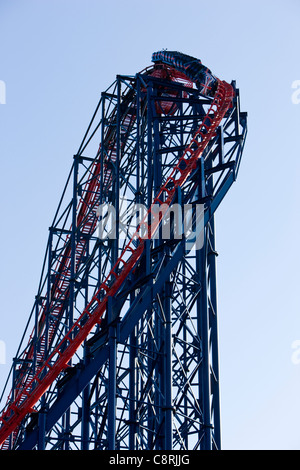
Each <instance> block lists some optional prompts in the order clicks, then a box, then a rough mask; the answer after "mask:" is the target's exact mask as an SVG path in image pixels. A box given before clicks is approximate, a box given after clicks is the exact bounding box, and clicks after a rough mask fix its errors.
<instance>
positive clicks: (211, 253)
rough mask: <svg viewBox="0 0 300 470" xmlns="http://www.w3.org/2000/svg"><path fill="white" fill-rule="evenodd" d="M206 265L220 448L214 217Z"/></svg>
mask: <svg viewBox="0 0 300 470" xmlns="http://www.w3.org/2000/svg"><path fill="white" fill-rule="evenodd" d="M207 230H208V253H207V259H208V267H209V279H208V280H209V294H210V298H209V313H210V314H209V321H210V329H211V338H210V342H211V356H212V363H211V369H212V374H211V381H210V383H211V393H212V413H213V417H212V418H213V427H214V432H213V441H214V447H215V448H216V449H218V450H220V449H221V417H220V416H221V412H220V389H219V351H218V349H219V348H218V344H219V339H218V318H217V283H216V256H217V253H216V250H215V223H214V217H212V218H211V220H210V223H209V225H208V229H207Z"/></svg>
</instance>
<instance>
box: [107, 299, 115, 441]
mask: <svg viewBox="0 0 300 470" xmlns="http://www.w3.org/2000/svg"><path fill="white" fill-rule="evenodd" d="M107 316H108V322H109V323H111V319H112V316H113V315H112V299H111V297H110V298H109V299H108V304H107ZM108 342H109V364H108V367H109V372H108V450H115V448H116V405H117V400H116V391H117V370H116V366H117V338H116V327H115V325H110V326H109V339H108Z"/></svg>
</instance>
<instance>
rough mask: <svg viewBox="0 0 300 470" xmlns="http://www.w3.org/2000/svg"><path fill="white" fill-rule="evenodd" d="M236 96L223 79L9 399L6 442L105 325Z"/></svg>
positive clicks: (1, 431)
mask: <svg viewBox="0 0 300 470" xmlns="http://www.w3.org/2000/svg"><path fill="white" fill-rule="evenodd" d="M233 94H234V92H233V89H232V87H231V86H230V85H229V84H227V83H226V82H222V81H220V80H218V88H217V91H216V94H215V97H214V99H213V102H212V104H211V106H210V108H209V110H208V112H207V114H206V116H205V118H204V119H203V122H202V124H201V125H200V127H199V129H198V130H197V131H196V133H195V134H194V136H193V138H192V140H191V142H190V143H189V145H188V147H187V148H186V149H185V151H184V154H183V155H182V157H181V158H180V159H179V160H178V163H177V164H176V166H175V167H174V168H173V170H172V172H171V174H170V175H169V177H168V178H167V180H166V182H165V183H164V185H163V186H162V187H161V189H160V191H159V192H158V194H157V195H156V197H155V199H154V201H153V203H152V205H151V207H150V208H149V210H148V213H147V214H146V216H145V217H144V219H143V221H142V222H141V223H140V225H139V227H138V228H137V231H136V232H135V234H134V235H133V237H132V238H131V240H130V241H129V242H128V244H127V245H126V247H125V248H124V250H123V252H122V253H121V256H120V257H119V258H118V260H117V262H116V264H115V265H114V266H113V268H112V269H111V271H110V273H109V275H108V276H107V278H106V279H105V281H104V282H103V283H102V284H101V286H100V288H99V290H98V292H97V293H96V294H95V295H94V296H93V298H92V299H91V301H90V302H89V304H88V305H87V306H86V308H85V309H84V311H83V312H82V314H81V315H80V317H79V318H78V319H77V321H76V322H75V323H74V324H73V326H72V328H71V329H70V330H69V332H68V333H67V334H66V335H65V337H64V338H63V339H62V340H61V342H60V343H59V344H58V345H57V346H56V347H55V348H54V350H53V351H52V353H51V354H50V355H49V357H48V358H47V360H46V361H45V362H44V363H43V364H42V365H41V366H40V367H39V368H38V370H37V371H36V372H35V374H34V375H33V377H30V380H29V379H28V380H27V381H26V386H24V387H23V389H22V390H21V391H20V392H19V393H17V394H16V397H15V399H14V400H13V401H12V402H10V403H8V405H7V407H6V409H5V410H4V412H3V414H2V416H1V417H0V421H1V428H0V445H2V444H3V443H5V441H6V440H7V438H8V437H9V436H10V435H11V434H13V433H14V432H15V430H16V429H17V428H18V426H19V425H20V423H21V422H22V420H23V419H24V417H25V416H26V415H27V414H28V413H31V412H33V411H35V409H34V406H35V405H36V404H37V402H38V400H39V399H40V398H41V397H42V396H43V394H44V393H45V392H46V391H47V389H48V388H49V387H50V385H51V384H52V383H53V382H54V380H55V379H56V378H57V377H58V376H59V374H60V373H61V372H62V371H63V370H64V369H65V368H66V367H68V362H69V361H70V359H71V358H72V357H73V356H74V354H75V352H76V351H77V350H78V348H79V347H80V345H81V344H82V343H83V341H84V340H85V339H86V338H87V336H88V335H89V333H90V332H91V330H92V329H93V328H94V326H95V325H96V324H100V323H101V321H102V317H103V314H104V312H105V310H106V306H107V302H108V298H109V297H112V296H114V295H115V294H116V293H117V292H118V291H119V289H120V287H121V286H122V284H123V282H124V280H125V279H126V278H127V276H128V275H129V273H130V272H131V271H132V269H133V268H134V267H135V266H136V264H137V262H138V260H139V259H140V257H141V255H142V253H143V250H144V237H143V236H141V233H142V232H143V233H146V234H147V237H151V236H153V234H154V233H155V231H156V230H157V229H158V227H159V225H160V223H161V220H162V218H163V214H162V213H160V214H159V217H157V210H156V208H157V204H159V205H162V204H164V207H168V206H170V204H171V202H172V200H173V197H174V195H175V192H176V189H177V188H178V187H180V186H182V185H183V184H184V182H185V181H186V180H187V178H188V177H189V175H190V174H191V172H192V171H193V170H194V169H195V168H196V165H197V160H198V159H199V158H200V156H201V155H202V153H203V151H204V150H205V148H206V147H207V145H208V143H209V142H210V141H211V139H213V138H214V137H215V135H216V129H217V127H218V126H219V124H220V122H221V120H222V119H223V117H224V115H225V113H226V111H227V110H228V109H229V107H230V106H231V104H232V99H233ZM149 216H153V217H152V223H151V225H148V220H149ZM145 228H146V231H145V230H144V229H145Z"/></svg>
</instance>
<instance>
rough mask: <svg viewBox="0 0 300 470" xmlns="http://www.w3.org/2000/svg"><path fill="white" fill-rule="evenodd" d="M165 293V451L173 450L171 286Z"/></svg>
mask: <svg viewBox="0 0 300 470" xmlns="http://www.w3.org/2000/svg"><path fill="white" fill-rule="evenodd" d="M165 289H166V293H165V357H164V359H165V367H164V374H165V377H164V380H165V386H164V389H165V450H172V448H173V406H172V320H171V292H172V285H171V283H170V282H167V283H166V287H165Z"/></svg>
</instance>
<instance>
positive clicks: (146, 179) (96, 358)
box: [13, 51, 247, 450]
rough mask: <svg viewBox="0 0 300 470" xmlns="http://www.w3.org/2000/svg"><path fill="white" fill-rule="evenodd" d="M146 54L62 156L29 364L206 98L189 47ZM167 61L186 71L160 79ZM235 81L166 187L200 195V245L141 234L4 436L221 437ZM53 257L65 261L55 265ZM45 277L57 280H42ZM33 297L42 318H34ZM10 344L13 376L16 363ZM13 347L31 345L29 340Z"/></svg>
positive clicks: (24, 439)
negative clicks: (133, 253)
mask: <svg viewBox="0 0 300 470" xmlns="http://www.w3.org/2000/svg"><path fill="white" fill-rule="evenodd" d="M153 60H154V63H155V64H154V66H152V67H149V68H148V69H146V71H144V72H142V73H139V74H137V75H136V76H135V77H129V76H128V77H127V76H118V77H117V78H116V81H115V82H114V83H113V84H112V86H111V87H110V88H109V89H108V90H106V92H104V93H103V94H102V95H101V99H100V101H99V103H98V104H97V107H96V110H95V113H94V115H93V117H92V120H91V123H90V124H89V126H88V129H87V131H86V133H85V136H84V139H83V141H82V142H81V144H80V147H79V149H78V152H77V154H76V157H75V158H74V162H73V167H72V170H71V172H70V175H69V177H68V181H67V185H66V188H65V189H64V191H63V196H62V198H61V200H60V203H59V207H58V210H57V212H56V214H55V218H54V221H53V224H52V226H51V231H50V232H51V235H50V236H49V242H48V246H47V250H46V258H45V259H47V257H48V266H47V263H46V262H45V266H44V268H43V272H42V276H41V282H40V286H39V290H38V294H37V296H36V300H35V304H34V308H33V311H32V314H31V321H32V322H33V324H34V328H33V330H34V335H33V341H32V347H33V351H35V352H34V354H33V359H32V369H33V370H34V367H36V366H37V365H38V361H39V360H40V359H39V357H40V356H39V352H40V351H42V352H43V353H45V354H46V351H48V349H47V347H46V346H44V345H43V343H42V342H41V341H42V340H41V338H43V336H42V335H41V333H42V331H43V330H42V327H43V328H46V329H47V328H49V338H48V339H49V352H51V350H52V349H53V348H54V347H55V344H57V342H58V341H59V338H60V337H61V336H62V334H64V333H65V325H69V327H70V325H71V324H72V323H73V321H74V320H75V319H76V316H77V315H78V314H79V313H80V312H82V311H83V310H84V307H85V306H86V305H87V303H88V301H89V299H90V298H91V295H92V294H93V293H94V292H96V291H97V290H98V288H99V285H100V284H101V282H102V280H103V278H104V276H105V274H106V273H107V272H108V270H109V268H110V267H111V265H113V264H114V261H115V260H116V259H117V258H118V255H119V253H120V250H121V249H122V247H123V246H124V244H125V243H126V240H128V237H129V236H130V235H129V228H130V224H132V222H133V218H132V217H131V216H130V215H128V214H129V213H130V209H132V208H134V207H135V206H134V205H135V204H140V205H142V204H143V205H145V206H147V207H149V206H150V204H151V202H152V200H153V195H154V194H155V193H156V192H157V190H158V189H159V188H160V186H161V185H162V183H163V182H164V181H165V179H166V177H167V175H168V172H169V171H170V168H171V167H172V166H173V165H174V162H176V161H177V160H178V158H180V156H181V155H182V152H183V151H184V148H185V147H186V145H187V143H188V142H189V141H190V139H191V138H192V136H193V133H194V132H195V130H196V129H197V128H198V127H199V124H200V122H201V121H202V119H203V117H204V116H205V114H206V111H207V109H208V107H209V105H210V103H211V99H210V97H209V94H210V93H211V92H212V90H207V88H206V89H205V90H204V88H203V86H202V87H201V86H199V84H201V83H202V85H203V83H204V84H205V81H203V80H205V78H207V77H210V75H209V74H211V72H210V71H209V70H208V69H207V68H206V67H204V66H203V65H202V64H201V62H200V61H197V60H196V59H195V60H191V58H190V57H188V56H186V55H183V54H177V53H174V52H172V53H170V52H169V53H167V52H165V51H161V52H160V53H155V54H154V56H153ZM174 61H176V63H175V62H174ZM174 67H175V68H174ZM177 71H179V72H180V73H182V72H184V73H186V75H187V77H188V78H187V79H186V82H184V80H183V79H182V75H180V80H176V79H172V76H173V77H174V76H175V75H176V72H177ZM172 74H173V75H172ZM174 74H175V75H174ZM211 76H212V75H211ZM212 77H213V76H212ZM190 79H193V80H194V81H195V82H197V83H196V84H197V86H198V88H197V89H196V88H191V87H190V82H189V80H190ZM209 83H210V84H213V83H214V82H209ZM206 84H207V83H206ZM233 86H234V87H235V84H233ZM235 91H236V96H235V100H234V102H233V107H232V109H231V110H229V112H228V113H227V115H226V116H225V117H224V119H223V121H222V125H221V127H220V128H219V130H218V132H217V135H216V137H215V138H214V139H213V140H212V141H211V143H210V144H209V146H208V148H207V149H206V151H205V153H204V154H203V156H202V157H201V159H200V160H199V164H198V166H197V168H195V170H194V172H193V173H192V175H191V177H190V178H189V180H188V181H187V182H186V183H185V184H184V185H183V187H182V188H180V190H178V192H177V196H176V197H177V199H176V201H175V202H177V203H178V204H180V206H181V205H182V206H183V207H184V206H185V205H187V204H190V205H193V206H195V205H196V204H203V205H204V221H203V226H204V237H203V239H204V245H203V246H202V247H201V249H199V250H194V251H191V250H190V249H189V244H188V241H187V240H186V239H185V238H184V237H183V238H182V239H175V238H173V239H172V238H171V239H164V238H163V236H162V231H159V233H158V237H157V238H156V239H155V240H147V241H146V243H145V250H144V255H143V257H142V258H141V260H140V262H139V264H138V266H137V267H136V269H135V270H134V272H133V273H131V274H130V276H128V278H127V279H126V281H125V282H124V284H123V285H122V289H121V290H120V292H119V293H118V295H117V296H115V297H114V298H111V299H110V302H109V306H108V310H107V312H106V316H105V318H104V320H103V322H102V324H101V325H99V326H98V327H97V328H96V329H95V330H94V331H93V332H92V334H91V335H90V336H89V337H88V338H87V340H86V341H85V343H84V345H83V347H82V349H81V350H79V351H78V353H77V357H74V358H73V360H72V365H71V366H70V367H69V368H68V369H66V371H65V372H64V373H63V374H61V375H60V376H59V378H58V379H57V381H56V382H55V383H53V384H52V386H51V388H50V389H49V391H48V392H47V393H46V394H45V396H44V397H43V399H42V400H41V402H40V403H39V404H38V406H37V410H36V411H37V413H34V414H33V415H32V416H28V417H27V418H26V419H25V420H24V422H23V423H22V426H21V428H20V429H19V434H18V436H17V438H15V441H14V448H18V449H33V448H46V449H155V450H166V449H183V450H184V449H192V448H195V449H219V448H221V432H220V403H219V402H220V396H219V361H218V334H217V291H216V251H215V238H214V237H215V226H214V215H215V212H216V210H217V208H218V206H219V205H220V203H221V202H222V200H223V199H224V197H225V195H226V194H227V192H228V190H229V189H230V187H231V185H232V184H233V182H234V181H235V180H236V177H237V174H238V170H239V166H240V160H241V156H242V152H243V147H244V142H245V138H246V134H247V116H246V114H245V113H242V112H241V111H240V108H239V106H240V105H239V93H238V90H237V89H236V88H235ZM203 95H205V96H203ZM98 136H100V140H101V142H100V146H99V143H98V142H97V139H98ZM89 152H90V153H89ZM89 155H94V156H89ZM72 183H73V186H72ZM70 185H71V188H70V193H71V201H70V202H66V196H67V194H69V192H68V191H69V187H70ZM125 198H126V203H127V205H128V207H127V209H128V210H127V211H125V212H122V211H121V208H119V206H118V205H117V204H116V203H117V202H118V201H123V200H124V199H125ZM103 203H107V204H113V205H115V206H116V205H117V211H116V215H117V227H120V228H121V227H122V229H123V232H120V234H121V235H122V236H123V237H124V240H125V241H124V240H123V238H122V236H121V235H119V236H118V238H117V239H115V240H113V239H109V238H106V239H101V238H99V237H98V234H97V231H96V228H95V227H96V226H95V222H97V217H98V216H97V209H98V207H99V205H100V204H103ZM84 208H86V210H84ZM82 214H83V215H82ZM70 226H71V230H70ZM68 247H70V251H69V250H68ZM64 254H65V256H64ZM66 260H68V263H69V262H70V269H67V270H66V269H62V268H61V266H63V267H64V266H67V264H66ZM58 282H60V291H58V290H57V289H56V290H54V287H53V286H54V285H56V286H57V285H58ZM45 286H46V287H45ZM54 292H56V297H55V298H54V295H53V293H54ZM45 298H46V299H47V305H48V306H47V312H48V314H47V322H48V320H49V321H50V323H49V324H48V323H47V322H46V323H45V324H43V323H42V322H41V312H42V304H43V302H44V300H43V299H45ZM43 325H44V326H43ZM21 350H22V348H21V347H20V350H19V352H18V354H17V355H16V361H15V372H14V375H13V386H18V376H20V371H22V370H25V369H24V368H26V367H27V365H26V363H25V361H24V360H23V356H22V354H21V353H20V351H21ZM26 351H28V352H27V357H31V356H30V354H31V352H30V351H31V349H30V347H29V346H28V347H27V349H26ZM26 370H27V369H26ZM28 373H29V372H28ZM36 415H38V419H36ZM38 422H39V423H40V426H39V427H38V426H37V423H38Z"/></svg>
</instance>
